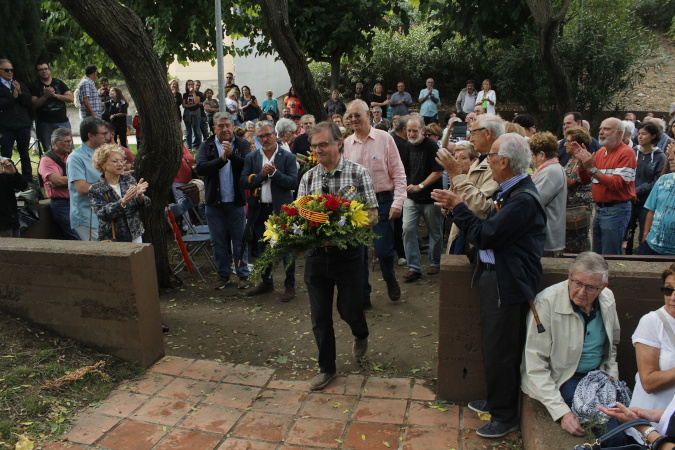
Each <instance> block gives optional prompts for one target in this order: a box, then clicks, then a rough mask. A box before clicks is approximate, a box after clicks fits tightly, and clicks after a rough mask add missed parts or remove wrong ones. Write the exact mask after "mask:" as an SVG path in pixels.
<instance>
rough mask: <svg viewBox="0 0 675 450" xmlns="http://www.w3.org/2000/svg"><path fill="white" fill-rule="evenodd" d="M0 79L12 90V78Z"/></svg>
mask: <svg viewBox="0 0 675 450" xmlns="http://www.w3.org/2000/svg"><path fill="white" fill-rule="evenodd" d="M0 81H2V84H4V85H5V86H6V87H7V89H9V90H10V91H11V90H12V80H5V79H4V78H0Z"/></svg>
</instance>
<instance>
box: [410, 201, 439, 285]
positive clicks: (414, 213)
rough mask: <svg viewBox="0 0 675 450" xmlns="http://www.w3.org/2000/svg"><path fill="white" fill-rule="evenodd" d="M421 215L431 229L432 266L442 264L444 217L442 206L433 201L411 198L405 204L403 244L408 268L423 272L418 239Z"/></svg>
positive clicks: (430, 257) (430, 253)
mask: <svg viewBox="0 0 675 450" xmlns="http://www.w3.org/2000/svg"><path fill="white" fill-rule="evenodd" d="M420 217H424V222H425V223H426V225H427V231H429V263H430V265H431V266H432V267H440V266H441V247H442V246H443V233H442V226H443V218H442V214H441V208H439V207H438V206H436V205H434V204H433V203H416V202H415V201H414V200H411V199H409V198H407V199H405V203H404V204H403V245H404V246H405V256H406V259H407V260H408V268H409V269H410V270H412V271H413V272H418V273H421V272H422V256H421V254H420V246H419V242H418V240H417V237H418V234H417V229H418V228H419V225H420Z"/></svg>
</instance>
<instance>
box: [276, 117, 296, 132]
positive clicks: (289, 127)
mask: <svg viewBox="0 0 675 450" xmlns="http://www.w3.org/2000/svg"><path fill="white" fill-rule="evenodd" d="M297 129H298V126H297V125H296V124H295V122H293V121H292V120H291V119H279V121H278V122H277V133H278V134H281V133H285V132H286V131H292V132H293V133H295V130H297Z"/></svg>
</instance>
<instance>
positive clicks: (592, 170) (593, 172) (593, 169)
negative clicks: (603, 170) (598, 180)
mask: <svg viewBox="0 0 675 450" xmlns="http://www.w3.org/2000/svg"><path fill="white" fill-rule="evenodd" d="M597 172H598V168H597V167H593V168H592V169H591V170H589V171H588V173H590V174H591V175H595V174H596V173H597Z"/></svg>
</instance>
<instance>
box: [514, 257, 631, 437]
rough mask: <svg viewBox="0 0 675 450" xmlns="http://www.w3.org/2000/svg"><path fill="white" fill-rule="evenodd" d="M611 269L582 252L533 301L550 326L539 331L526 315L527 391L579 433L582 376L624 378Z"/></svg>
mask: <svg viewBox="0 0 675 450" xmlns="http://www.w3.org/2000/svg"><path fill="white" fill-rule="evenodd" d="M608 271H609V267H608V265H607V262H606V261H605V260H604V258H603V257H602V256H600V255H598V254H597V253H594V252H584V253H579V255H578V256H577V257H576V258H575V259H574V262H573V263H572V266H571V267H570V269H569V271H568V272H567V279H566V280H565V281H561V282H560V283H558V284H554V285H553V286H550V287H548V288H546V289H544V290H543V291H541V292H540V293H539V295H537V298H536V299H535V301H534V304H535V307H536V310H537V314H538V315H539V320H540V321H541V324H542V325H543V326H544V329H545V330H546V331H545V332H543V333H539V332H538V331H537V324H536V323H535V319H534V317H533V314H532V312H530V313H528V317H527V338H526V343H525V352H524V354H523V363H522V366H521V372H522V389H523V392H525V393H526V394H527V395H529V396H530V397H532V398H533V399H535V400H539V401H540V402H542V403H543V404H544V406H545V407H546V409H547V410H548V412H549V414H551V418H552V419H553V420H554V421H558V420H559V421H560V426H561V427H562V429H563V430H565V431H567V432H568V433H570V434H572V435H574V436H583V435H584V430H583V428H581V426H580V424H579V418H578V417H577V416H576V415H575V414H574V413H573V412H572V410H571V407H572V400H573V399H574V392H575V390H576V387H577V385H578V384H579V381H581V379H582V378H583V377H584V376H585V375H586V374H587V373H588V372H591V371H593V370H598V369H600V370H604V371H606V372H607V373H609V375H610V376H612V377H614V378H618V377H619V370H618V366H617V363H616V346H617V344H618V343H619V331H620V330H619V318H618V316H617V314H616V303H615V302H614V294H613V293H612V291H611V290H609V289H607V284H608V282H607V280H608ZM610 429H611V423H610ZM619 444H620V443H619ZM611 447H614V445H611Z"/></svg>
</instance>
